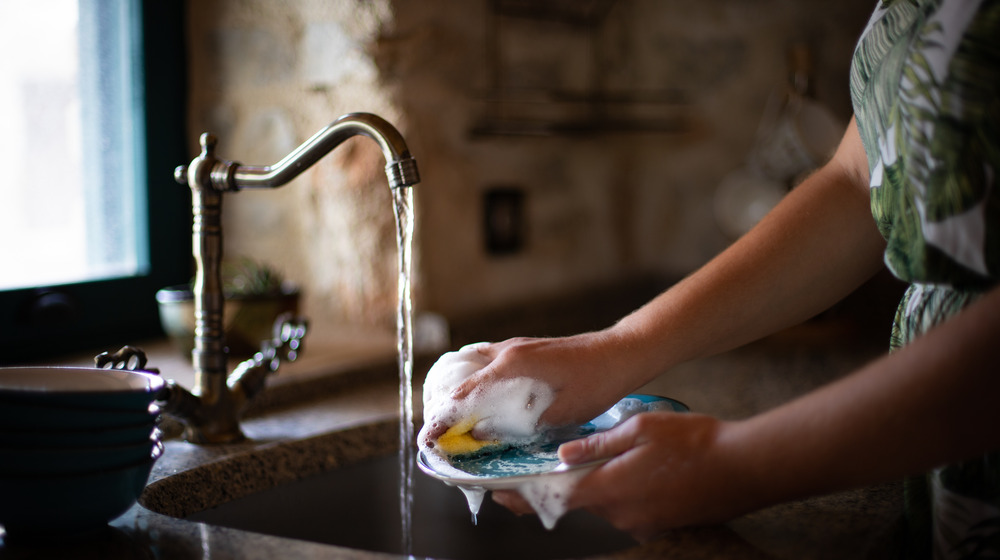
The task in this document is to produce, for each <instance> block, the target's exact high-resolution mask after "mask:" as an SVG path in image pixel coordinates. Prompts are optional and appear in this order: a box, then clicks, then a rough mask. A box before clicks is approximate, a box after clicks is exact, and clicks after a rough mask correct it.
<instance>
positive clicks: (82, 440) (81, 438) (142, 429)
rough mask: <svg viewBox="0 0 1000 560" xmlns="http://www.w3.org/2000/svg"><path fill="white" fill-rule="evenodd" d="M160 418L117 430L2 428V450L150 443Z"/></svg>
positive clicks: (152, 418)
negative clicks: (4, 448)
mask: <svg viewBox="0 0 1000 560" xmlns="http://www.w3.org/2000/svg"><path fill="white" fill-rule="evenodd" d="M155 429H156V418H155V417H150V418H148V419H146V420H144V421H143V422H139V423H136V424H131V425H126V426H120V427H115V428H84V429H79V428H72V427H70V428H65V429H49V430H46V429H21V430H14V429H0V447H22V448H25V447H26V448H35V447H41V448H44V447H103V446H106V445H125V444H130V443H142V442H144V441H147V440H148V439H149V437H150V436H151V435H153V430H155Z"/></svg>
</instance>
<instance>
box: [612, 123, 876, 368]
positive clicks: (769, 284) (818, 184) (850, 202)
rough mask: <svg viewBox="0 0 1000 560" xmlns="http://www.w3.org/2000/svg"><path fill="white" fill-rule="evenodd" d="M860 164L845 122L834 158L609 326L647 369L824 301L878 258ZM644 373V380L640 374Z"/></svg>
mask: <svg viewBox="0 0 1000 560" xmlns="http://www.w3.org/2000/svg"><path fill="white" fill-rule="evenodd" d="M868 191H869V188H868V165H867V159H866V156H865V153H864V148H863V147H862V144H861V138H860V136H859V135H858V131H857V127H856V125H855V124H854V121H853V120H852V121H851V125H850V126H849V127H848V129H847V132H846V133H845V135H844V138H843V140H842V141H841V144H840V146H839V148H838V150H837V152H836V153H835V155H834V157H833V159H832V160H831V161H830V162H829V163H828V164H827V165H825V166H824V167H822V168H821V169H820V170H818V171H817V172H816V173H814V174H813V175H811V176H810V177H809V178H808V179H807V180H806V181H804V182H803V183H802V184H801V185H799V186H798V187H797V188H795V189H794V190H792V192H791V193H789V194H788V196H787V197H786V198H785V199H784V200H783V201H782V202H781V204H779V205H778V206H777V207H776V208H775V209H774V210H773V211H772V212H770V213H769V214H768V215H767V216H766V217H765V218H764V219H763V220H762V221H761V222H760V223H759V224H758V225H757V227H755V228H754V229H753V230H751V231H750V232H749V233H747V235H745V236H744V237H742V238H741V239H739V240H738V241H737V242H736V243H734V244H733V245H732V246H730V247H729V248H728V249H727V250H726V251H724V252H723V253H722V254H720V255H719V256H718V257H716V258H715V259H713V260H712V261H711V262H709V263H708V264H707V265H705V266H704V267H702V268H701V269H700V270H698V271H697V272H695V273H694V274H692V275H691V276H690V277H688V278H686V279H685V280H684V281H682V282H681V283H679V284H678V285H677V286H675V287H673V288H672V289H670V290H668V291H666V292H665V293H663V294H661V295H660V296H659V297H657V298H656V299H654V300H653V301H651V302H650V303H649V304H648V305H646V306H644V307H642V308H641V309H639V310H638V311H636V312H635V313H633V314H632V315H630V316H628V317H626V318H625V319H623V320H622V321H621V322H620V323H619V324H618V325H616V326H615V327H614V330H615V331H616V332H619V333H621V334H620V338H621V339H623V340H625V341H628V343H629V344H630V346H631V347H632V348H633V349H634V352H632V354H633V355H635V356H645V357H647V358H648V359H647V360H646V361H645V363H643V364H641V365H637V366H636V367H637V368H638V369H640V370H642V371H644V372H647V377H651V376H655V375H656V374H658V373H661V372H663V371H664V370H666V369H668V368H669V367H671V366H673V365H675V364H677V363H679V362H683V361H686V360H689V359H692V358H697V357H701V356H705V355H711V354H715V353H718V352H721V351H725V350H729V349H732V348H735V347H738V346H741V345H743V344H745V343H747V342H750V341H753V340H756V339H758V338H761V337H763V336H766V335H769V334H772V333H774V332H776V331H778V330H780V329H782V328H785V327H788V326H792V325H794V324H797V323H800V322H802V321H804V320H806V319H808V318H810V317H812V316H813V315H815V314H816V313H819V312H820V311H823V310H825V309H827V308H828V307H829V306H831V305H833V304H834V303H836V302H837V301H839V300H840V299H842V298H843V297H845V296H846V295H848V294H849V293H850V292H852V291H853V290H855V289H856V288H857V287H858V286H860V285H861V284H862V283H864V281H866V280H867V279H869V278H870V277H871V276H872V275H874V274H875V272H877V271H878V269H879V268H880V267H881V266H882V253H883V251H884V249H885V242H884V240H883V239H882V236H881V235H880V234H879V232H878V230H877V228H876V227H875V223H874V220H873V219H872V216H871V209H870V206H869V192H868ZM647 380H648V379H643V381H647Z"/></svg>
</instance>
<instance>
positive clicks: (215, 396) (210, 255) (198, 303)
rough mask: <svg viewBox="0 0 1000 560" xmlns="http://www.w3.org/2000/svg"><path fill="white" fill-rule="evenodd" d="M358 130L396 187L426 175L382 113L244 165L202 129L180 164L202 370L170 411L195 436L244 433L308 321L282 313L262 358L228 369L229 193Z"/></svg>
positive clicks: (172, 387) (276, 178)
mask: <svg viewBox="0 0 1000 560" xmlns="http://www.w3.org/2000/svg"><path fill="white" fill-rule="evenodd" d="M356 135H362V136H367V137H369V138H371V139H372V140H374V141H375V142H377V143H378V145H379V147H380V148H381V149H382V154H383V156H384V157H385V160H386V167H385V173H386V177H387V179H388V182H389V188H391V189H397V188H403V187H410V186H413V185H415V184H417V183H418V182H420V177H419V173H418V172H417V162H416V160H415V159H413V157H412V156H411V155H410V152H409V149H407V147H406V142H405V141H404V140H403V137H402V136H401V135H400V134H399V132H398V131H397V130H396V129H395V128H394V127H393V126H392V125H391V124H389V123H388V122H386V121H385V120H384V119H382V118H381V117H379V116H377V115H372V114H369V113H351V114H348V115H344V116H343V117H340V118H339V119H337V120H336V121H334V122H333V123H331V124H330V125H329V126H327V127H325V128H324V129H322V130H320V131H319V132H317V133H316V134H315V135H313V137H312V138H310V139H309V140H306V141H305V142H303V143H302V145H300V146H299V147H298V148H296V149H295V150H293V151H292V152H291V153H290V154H288V155H287V156H285V157H284V158H283V159H282V160H281V161H279V162H278V163H276V164H274V165H270V166H253V165H243V164H241V163H238V162H234V161H227V160H223V159H219V158H217V157H216V156H215V146H216V144H217V139H216V138H215V137H214V136H212V135H211V134H208V133H205V134H202V135H201V154H199V155H198V156H197V157H195V158H194V159H193V160H192V161H191V163H190V164H189V165H182V166H179V167H177V169H175V170H174V179H175V180H176V181H177V182H178V183H181V184H187V185H188V186H190V188H191V202H192V210H193V214H194V224H193V228H192V242H193V250H194V260H195V265H196V273H195V280H194V308H195V332H194V350H192V351H191V356H192V362H193V365H194V372H195V387H194V390H193V391H190V392H189V391H187V390H186V389H184V388H182V387H180V386H179V385H176V384H174V383H168V388H167V397H166V399H165V400H166V403H165V404H164V406H163V411H164V412H165V413H167V414H170V415H171V416H174V417H176V418H178V419H179V420H181V421H182V422H183V423H184V425H185V438H186V439H187V440H188V441H191V442H194V443H227V442H232V441H238V440H241V439H243V437H244V436H243V432H242V430H240V424H239V420H240V415H241V414H242V411H243V410H244V409H245V408H246V406H247V404H249V402H250V401H251V400H252V399H253V397H254V396H255V395H256V394H257V393H258V392H259V391H260V390H261V389H262V388H263V385H264V380H265V378H266V376H267V375H268V374H270V373H272V372H274V371H276V370H277V368H278V366H279V365H280V363H281V361H282V360H287V361H290V360H294V359H295V357H296V356H297V355H298V353H299V350H300V345H301V340H302V337H303V336H304V335H305V331H306V325H305V322H304V321H302V320H295V319H288V320H279V321H278V322H276V324H275V337H274V340H272V341H267V342H265V345H264V346H263V347H262V351H261V352H258V353H257V354H256V355H255V356H254V358H251V359H250V360H247V361H245V362H243V363H241V364H240V365H239V366H237V368H236V369H235V370H234V371H233V373H232V374H231V375H230V374H227V373H226V367H227V351H226V348H225V345H224V341H223V337H222V332H223V331H222V310H223V305H224V302H225V298H224V296H223V292H222V279H221V273H220V268H221V263H222V219H221V217H222V194H223V193H224V192H227V191H228V192H237V191H239V190H241V189H245V188H276V187H280V186H282V185H284V184H285V183H288V182H289V181H291V180H292V179H294V178H295V177H297V176H298V175H299V174H300V173H302V172H303V171H305V170H306V169H308V168H309V167H310V166H311V165H312V164H314V163H316V162H317V161H318V160H319V159H320V158H322V157H323V156H324V155H326V154H328V153H329V152H331V151H333V149H334V148H336V147H337V146H339V145H340V144H341V143H342V142H344V141H345V140H347V139H348V138H351V137H353V136H356Z"/></svg>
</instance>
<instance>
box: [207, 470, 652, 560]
mask: <svg viewBox="0 0 1000 560" xmlns="http://www.w3.org/2000/svg"><path fill="white" fill-rule="evenodd" d="M399 471H400V468H399V458H398V456H397V455H395V454H392V455H386V456H383V457H379V458H376V459H369V460H366V461H362V462H360V463H357V464H354V465H350V466H346V467H341V468H338V469H335V470H333V471H330V472H327V473H322V474H319V475H315V476H311V477H308V478H305V479H302V480H299V481H295V482H291V483H286V484H282V485H279V486H276V487H274V488H272V489H269V490H265V491H262V492H257V493H255V494H251V495H249V496H245V497H243V498H240V499H237V500H234V501H232V502H228V503H226V504H222V505H220V506H217V507H214V508H212V509H209V510H206V511H201V512H198V513H195V514H192V515H189V516H188V517H187V519H188V520H191V521H201V522H205V523H209V524H213V525H222V526H224V527H231V528H234V529H241V530H245V531H254V532H258V533H265V534H270V535H276V536H282V537H289V538H294V539H300V540H307V541H313V542H320V543H326V544H334V545H339V546H346V547H349V548H358V549H364V550H373V551H379V552H389V553H397V554H398V553H402V550H400V549H401V546H402V545H401V542H402V535H401V529H400V525H401V523H400V514H399ZM635 544H636V543H635V541H634V540H632V539H631V538H630V537H628V536H627V535H626V534H624V533H622V532H620V531H617V530H615V529H614V528H613V527H611V526H610V525H608V524H607V523H606V522H605V521H603V520H602V519H600V518H598V517H596V516H593V515H590V514H588V513H586V512H573V513H571V514H569V515H567V516H566V517H564V518H563V519H561V520H560V521H559V525H558V526H557V527H556V529H555V530H553V531H551V532H550V531H546V530H545V529H544V528H543V527H542V525H541V522H540V521H539V520H538V519H537V518H536V517H534V516H522V517H518V516H515V515H513V514H512V513H510V512H509V511H507V510H506V509H504V508H502V507H500V506H498V505H497V504H495V503H493V502H491V501H490V500H486V501H485V502H484V504H483V508H482V509H481V510H480V512H479V515H478V524H476V525H474V524H473V523H472V519H471V515H470V513H469V508H468V505H467V504H466V501H465V498H464V496H463V495H462V493H461V492H460V491H459V490H458V489H456V488H451V487H448V486H446V485H444V484H443V483H441V482H440V481H437V480H434V479H432V478H430V477H428V476H426V475H424V474H423V473H420V472H418V473H416V474H415V475H414V499H413V554H414V555H416V556H431V557H435V558H453V559H462V558H524V559H528V558H539V559H541V558H579V557H583V556H587V555H592V554H599V553H607V552H612V551H616V550H621V549H623V548H627V547H630V546H633V545H635Z"/></svg>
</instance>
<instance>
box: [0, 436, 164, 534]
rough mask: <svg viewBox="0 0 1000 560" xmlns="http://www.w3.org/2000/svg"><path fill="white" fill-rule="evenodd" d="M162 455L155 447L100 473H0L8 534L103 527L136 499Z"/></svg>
mask: <svg viewBox="0 0 1000 560" xmlns="http://www.w3.org/2000/svg"><path fill="white" fill-rule="evenodd" d="M162 454H163V449H162V447H156V448H154V449H153V451H152V453H150V454H148V455H147V456H146V457H145V458H144V459H142V460H141V461H139V462H137V463H135V464H132V465H127V466H123V467H119V468H116V469H110V470H104V471H97V472H88V473H74V474H64V475H48V476H46V475H39V474H34V475H28V476H3V475H0V525H3V527H4V530H5V531H6V533H7V535H6V537H5V539H6V540H10V541H11V542H16V541H17V540H20V539H24V540H32V539H49V538H52V537H59V536H66V535H73V534H78V533H86V532H91V531H95V530H98V529H101V528H103V527H104V526H106V525H107V524H108V521H111V520H112V519H114V518H116V517H118V516H120V515H121V514H123V513H125V512H126V511H127V510H128V509H129V508H130V507H132V505H133V504H135V501H136V500H137V499H138V498H139V494H141V493H142V489H143V488H145V487H146V482H147V481H148V480H149V473H150V471H151V470H152V469H153V463H155V462H156V460H157V459H159V458H160V456H161V455H162Z"/></svg>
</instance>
